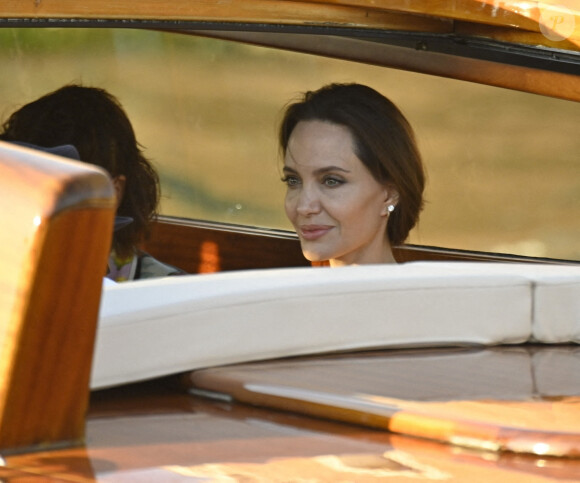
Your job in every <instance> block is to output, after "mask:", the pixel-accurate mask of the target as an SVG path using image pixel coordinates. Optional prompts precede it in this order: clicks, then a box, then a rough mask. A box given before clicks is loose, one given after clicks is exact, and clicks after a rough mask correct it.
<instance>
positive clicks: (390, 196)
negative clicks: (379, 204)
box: [381, 184, 399, 216]
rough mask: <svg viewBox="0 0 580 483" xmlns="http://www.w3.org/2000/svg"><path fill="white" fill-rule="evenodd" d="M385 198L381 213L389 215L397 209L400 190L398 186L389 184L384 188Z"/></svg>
mask: <svg viewBox="0 0 580 483" xmlns="http://www.w3.org/2000/svg"><path fill="white" fill-rule="evenodd" d="M384 193H385V198H384V202H383V209H382V210H381V215H384V216H387V215H389V214H391V213H392V212H393V211H395V208H396V206H397V204H398V203H399V191H398V190H397V188H396V187H395V186H394V185H392V184H389V185H387V186H386V187H385V189H384Z"/></svg>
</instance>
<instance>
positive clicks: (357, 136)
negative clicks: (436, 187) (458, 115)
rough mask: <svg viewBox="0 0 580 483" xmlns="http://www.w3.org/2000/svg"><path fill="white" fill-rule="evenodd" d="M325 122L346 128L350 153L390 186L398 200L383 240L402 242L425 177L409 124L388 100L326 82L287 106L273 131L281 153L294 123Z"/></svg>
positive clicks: (353, 86) (364, 88)
mask: <svg viewBox="0 0 580 483" xmlns="http://www.w3.org/2000/svg"><path fill="white" fill-rule="evenodd" d="M313 120H318V121H327V122H330V123H333V124H338V125H341V126H344V127H346V128H347V129H348V130H349V131H350V133H351V134H352V137H353V140H354V147H353V149H354V152H355V154H356V155H357V157H358V158H359V159H360V160H361V161H362V162H363V164H364V165H365V166H366V167H367V169H368V170H369V171H370V172H371V174H372V175H373V176H374V178H375V179H376V180H377V181H378V182H379V183H381V184H387V183H391V184H392V185H394V186H395V187H396V189H397V190H398V193H399V202H398V204H397V207H396V209H395V211H394V212H393V213H392V214H391V215H390V217H389V222H388V225H387V236H388V239H389V241H390V243H391V244H393V245H397V244H400V243H403V242H404V241H405V239H406V238H407V236H408V235H409V231H410V230H411V229H412V228H413V227H414V226H415V225H416V223H417V220H418V219H419V213H420V211H421V210H422V208H423V190H424V188H425V173H424V170H423V163H422V161H421V155H420V154H419V150H418V148H417V144H416V142H415V135H414V133H413V129H412V128H411V126H410V124H409V122H408V121H407V119H405V117H404V116H403V114H402V113H401V111H400V110H399V109H398V108H397V106H395V105H394V104H393V103H392V102H391V101H390V100H389V99H387V98H386V97H384V96H383V95H382V94H380V93H378V92H377V91H375V90H374V89H372V88H370V87H367V86H364V85H360V84H329V85H326V86H324V87H322V88H321V89H319V90H317V91H309V92H306V93H305V94H304V95H303V97H302V98H301V99H300V100H298V101H297V102H294V103H292V104H290V105H289V106H288V107H287V108H286V111H285V113H284V117H283V119H282V123H281V125H280V131H279V141H280V148H281V150H282V153H283V154H284V155H285V154H286V149H287V147H288V141H289V139H290V135H291V134H292V131H293V130H294V128H295V127H296V125H297V124H298V123H299V122H300V121H313Z"/></svg>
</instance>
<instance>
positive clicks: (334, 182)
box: [323, 177, 344, 188]
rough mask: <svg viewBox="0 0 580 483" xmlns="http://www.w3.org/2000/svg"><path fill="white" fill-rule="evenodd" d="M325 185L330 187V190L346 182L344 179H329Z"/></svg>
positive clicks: (326, 179) (325, 180)
mask: <svg viewBox="0 0 580 483" xmlns="http://www.w3.org/2000/svg"><path fill="white" fill-rule="evenodd" d="M323 183H324V185H325V186H328V187H329V188H334V187H335V186H340V185H341V184H343V183H344V181H343V180H342V179H338V178H333V177H328V178H324V180H323Z"/></svg>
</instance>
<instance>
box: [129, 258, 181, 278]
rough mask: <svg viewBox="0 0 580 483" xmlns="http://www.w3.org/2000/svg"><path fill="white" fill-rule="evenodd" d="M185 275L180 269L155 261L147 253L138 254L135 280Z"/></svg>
mask: <svg viewBox="0 0 580 483" xmlns="http://www.w3.org/2000/svg"><path fill="white" fill-rule="evenodd" d="M185 273H186V272H185V271H183V270H181V269H180V268H177V267H174V266H173V265H169V264H167V263H163V262H161V261H160V260H157V259H156V258H155V257H153V256H152V255H150V254H149V253H147V252H139V266H138V267H137V273H136V276H135V278H136V279H143V278H156V277H167V276H169V275H184V274H185Z"/></svg>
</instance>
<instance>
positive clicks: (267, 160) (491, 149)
mask: <svg viewBox="0 0 580 483" xmlns="http://www.w3.org/2000/svg"><path fill="white" fill-rule="evenodd" d="M0 41H1V45H2V49H0V56H1V59H0V61H1V63H2V69H1V71H0V113H1V115H2V119H5V118H6V116H7V115H8V114H9V113H10V112H12V111H13V110H14V109H16V108H18V107H19V106H21V105H22V104H24V103H26V102H29V101H31V100H33V99H35V98H37V97H39V96H40V95H42V94H45V93H47V92H49V91H52V90H54V89H57V88H59V87H60V86H62V85H64V84H67V83H73V82H77V83H83V84H85V85H93V86H99V87H103V88H105V89H107V90H109V91H110V92H111V93H113V94H114V95H115V96H117V97H118V98H119V99H120V100H121V102H122V103H123V105H124V107H125V108H126V110H127V112H128V114H129V115H130V117H131V119H132V121H133V123H134V127H135V129H136V132H137V137H138V140H139V141H140V143H141V144H142V145H143V147H144V150H145V153H146V155H147V156H148V157H149V158H151V159H152V160H153V162H154V164H155V165H156V167H157V168H158V170H159V172H160V174H161V178H162V190H163V197H162V206H161V212H162V213H163V214H166V215H171V216H177V217H186V218H196V219H204V220H215V221H219V222H226V223H236V224H244V225H252V226H259V227H270V228H287V229H290V224H289V223H288V222H287V220H286V218H285V215H284V211H283V197H284V186H283V184H282V183H281V182H280V181H279V179H280V171H279V168H280V159H279V155H278V150H277V145H276V125H277V122H278V120H279V118H280V115H281V110H282V107H283V105H284V104H285V103H286V102H288V101H289V100H290V99H293V98H294V97H295V96H296V95H297V94H298V93H299V92H302V91H304V90H307V89H316V88H318V87H320V86H321V85H322V84H325V83H328V82H361V83H366V84H369V85H371V86H372V87H374V88H376V89H378V90H379V91H381V92H382V93H383V94H385V95H387V96H388V97H390V98H391V99H392V100H393V101H394V102H395V103H396V104H397V105H399V106H400V108H401V109H402V110H403V112H404V113H405V114H406V115H407V117H408V118H409V120H410V121H411V123H412V125H413V126H414V128H415V131H416V134H417V137H418V140H419V145H420V148H421V151H422V153H423V157H424V160H425V164H426V167H427V172H428V188H427V191H426V205H425V210H424V212H423V215H422V218H421V222H420V224H419V226H418V227H417V228H416V229H415V230H414V231H413V233H412V235H411V238H410V240H409V242H411V243H417V244H424V245H433V246H443V247H449V248H462V249H470V250H480V251H492V252H503V253H513V254H519V255H531V256H541V257H554V258H565V259H576V260H580V243H578V240H580V223H579V222H578V220H580V176H578V175H579V174H580V159H579V157H578V153H579V152H580V137H579V136H578V135H577V131H578V126H580V103H574V102H568V101H563V100H558V99H550V98H545V97H541V96H537V95H533V94H526V93H521V92H515V91H509V90H506V89H499V88H495V87H488V86H482V85H477V84H471V83H467V82H462V81H457V80H451V79H444V78H437V77H433V76H428V75H422V74H415V73H409V72H404V71H400V70H395V69H387V68H383V67H377V66H369V65H364V64H358V63H353V62H347V61H340V60H335V59H329V58H323V57H318V56H314V55H305V54H298V53H291V52H284V51H279V50H275V49H267V48H263V47H256V46H249V45H243V44H236V43H233V42H228V41H221V40H213V39H206V38H201V37H195V36H188V35H179V34H174V33H164V32H156V31H145V30H131V29H76V28H74V29H73V28H69V29H62V28H48V29H29V28H26V29H24V28H20V29H10V28H8V29H1V30H0Z"/></svg>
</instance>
